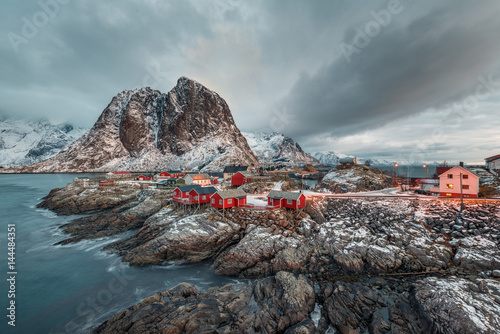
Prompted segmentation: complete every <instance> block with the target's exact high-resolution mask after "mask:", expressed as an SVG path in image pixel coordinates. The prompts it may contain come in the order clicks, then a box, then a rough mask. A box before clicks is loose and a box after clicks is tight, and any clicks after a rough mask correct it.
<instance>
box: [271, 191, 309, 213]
mask: <svg viewBox="0 0 500 334" xmlns="http://www.w3.org/2000/svg"><path fill="white" fill-rule="evenodd" d="M267 204H268V205H271V206H275V205H279V206H280V207H282V208H287V209H300V208H303V207H305V206H306V196H304V194H303V193H301V192H292V191H278V190H271V191H270V192H269V195H267Z"/></svg>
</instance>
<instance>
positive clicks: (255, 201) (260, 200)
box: [247, 195, 267, 206]
mask: <svg viewBox="0 0 500 334" xmlns="http://www.w3.org/2000/svg"><path fill="white" fill-rule="evenodd" d="M247 204H251V205H259V206H267V197H266V196H262V195H247Z"/></svg>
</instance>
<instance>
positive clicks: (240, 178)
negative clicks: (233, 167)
mask: <svg viewBox="0 0 500 334" xmlns="http://www.w3.org/2000/svg"><path fill="white" fill-rule="evenodd" d="M253 176H254V175H253V174H252V173H249V172H237V173H236V174H234V175H233V176H231V185H232V186H242V185H244V184H246V183H250V182H253Z"/></svg>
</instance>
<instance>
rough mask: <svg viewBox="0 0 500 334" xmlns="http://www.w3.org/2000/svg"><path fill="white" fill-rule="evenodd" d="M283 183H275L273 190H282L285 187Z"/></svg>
mask: <svg viewBox="0 0 500 334" xmlns="http://www.w3.org/2000/svg"><path fill="white" fill-rule="evenodd" d="M283 183H284V182H283V181H279V182H275V183H274V187H273V190H281V187H282V186H283Z"/></svg>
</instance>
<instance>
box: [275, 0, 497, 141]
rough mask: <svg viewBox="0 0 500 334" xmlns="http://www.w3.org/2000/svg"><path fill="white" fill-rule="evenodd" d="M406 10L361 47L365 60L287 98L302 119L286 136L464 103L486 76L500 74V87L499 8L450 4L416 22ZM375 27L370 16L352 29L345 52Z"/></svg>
mask: <svg viewBox="0 0 500 334" xmlns="http://www.w3.org/2000/svg"><path fill="white" fill-rule="evenodd" d="M412 5H415V4H412ZM400 6H401V8H400V9H401V10H400V12H399V13H397V14H393V15H392V21H391V23H390V24H388V25H387V26H386V27H381V29H380V32H379V34H378V35H375V36H374V37H372V38H371V40H370V41H369V42H368V43H364V44H360V43H359V41H358V45H362V46H364V47H358V49H357V50H358V51H359V52H358V53H356V52H354V53H352V54H349V52H347V53H346V52H344V53H346V54H347V55H348V57H347V58H346V57H344V56H343V54H342V53H341V54H340V55H339V56H338V57H337V58H336V59H334V60H333V61H332V62H331V63H330V64H327V65H324V66H323V67H322V68H321V69H320V70H319V71H317V73H316V74H314V75H307V74H304V75H303V76H302V77H301V78H300V79H299V80H298V81H297V82H296V84H295V85H294V87H293V88H292V90H291V92H290V94H289V95H288V97H287V98H286V99H285V106H286V108H287V110H288V112H289V113H291V114H293V115H294V116H295V120H296V122H292V124H291V125H290V127H289V128H288V129H287V133H289V134H290V135H292V136H295V137H297V138H305V137H306V136H308V135H310V134H311V133H313V132H319V133H328V134H330V135H333V136H344V135H347V134H352V133H357V132H360V131H363V130H367V129H373V128H376V127H379V126H381V125H383V124H386V123H388V122H391V121H393V120H395V119H398V118H402V117H406V116H409V115H412V114H415V113H420V112H423V111H424V110H426V109H428V108H441V107H443V106H446V105H447V104H449V103H452V102H455V101H461V100H462V99H463V98H464V97H465V96H467V95H469V94H474V91H475V87H476V86H477V84H478V76H480V75H483V74H488V73H492V71H496V72H493V73H495V74H496V77H495V78H496V80H497V83H500V80H499V79H500V72H498V69H499V64H500V57H499V56H500V40H499V37H498V36H499V35H498V31H500V21H499V20H498V17H499V14H500V12H499V8H500V6H499V5H498V3H497V2H480V3H470V2H467V3H465V2H460V3H459V2H448V3H447V5H440V6H439V7H440V8H432V10H427V11H426V12H424V13H422V14H421V16H419V17H413V16H412V13H413V11H412V8H411V6H410V5H409V3H408V2H403V1H402V2H401V5H400ZM434 7H436V6H434ZM382 9H383V8H382ZM378 10H380V8H378V9H377V10H376V11H378ZM367 12H369V10H367ZM372 20H373V21H374V20H375V19H374V18H373V17H372V16H371V15H370V14H369V13H368V16H367V20H366V21H365V22H363V24H358V25H355V26H350V27H348V28H346V29H345V35H344V39H343V42H344V43H345V44H341V43H339V48H340V47H341V46H344V47H345V45H346V44H348V45H351V46H356V44H355V43H354V42H355V41H356V40H355V39H356V35H358V33H357V30H356V29H357V28H361V29H363V30H364V28H365V23H367V22H369V21H372Z"/></svg>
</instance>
